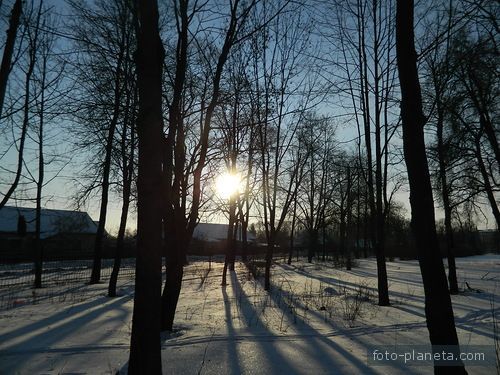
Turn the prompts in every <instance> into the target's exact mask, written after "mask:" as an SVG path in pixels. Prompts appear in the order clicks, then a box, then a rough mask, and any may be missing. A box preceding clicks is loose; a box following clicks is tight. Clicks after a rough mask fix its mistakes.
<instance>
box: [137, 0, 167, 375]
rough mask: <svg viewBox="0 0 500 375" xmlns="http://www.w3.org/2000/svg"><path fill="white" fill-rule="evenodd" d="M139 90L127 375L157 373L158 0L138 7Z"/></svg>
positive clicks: (159, 235)
mask: <svg viewBox="0 0 500 375" xmlns="http://www.w3.org/2000/svg"><path fill="white" fill-rule="evenodd" d="M136 6H137V8H138V9H136V11H138V20H137V54H136V58H137V81H138V89H139V115H138V119H137V132H138V138H139V175H138V181H137V190H138V191H137V193H138V204H137V259H136V277H135V297H134V312H133V317H132V336H131V340H130V359H129V366H128V372H129V374H161V342H160V327H161V324H160V323H161V305H160V301H161V299H160V298H161V255H162V253H161V248H162V212H161V210H159V209H158V202H159V201H160V200H161V187H162V183H161V182H162V180H161V171H162V157H161V140H162V137H163V112H162V68H163V60H164V50H163V45H162V41H161V39H160V35H159V30H158V4H157V2H156V0H141V1H139V2H137V3H136Z"/></svg>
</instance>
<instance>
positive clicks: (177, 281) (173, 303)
mask: <svg viewBox="0 0 500 375" xmlns="http://www.w3.org/2000/svg"><path fill="white" fill-rule="evenodd" d="M170 245H171V246H170V251H169V252H168V254H167V257H166V259H165V269H166V280H165V286H164V288H163V294H162V296H161V311H162V313H161V330H162V331H170V332H171V331H172V329H173V326H174V317H175V310H176V309H177V303H178V302H179V295H180V293H181V288H182V276H183V275H184V254H185V253H186V248H185V247H184V245H185V242H184V241H183V238H182V236H179V237H177V241H176V243H171V244H170Z"/></svg>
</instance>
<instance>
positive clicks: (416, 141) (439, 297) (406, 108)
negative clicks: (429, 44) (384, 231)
mask: <svg viewBox="0 0 500 375" xmlns="http://www.w3.org/2000/svg"><path fill="white" fill-rule="evenodd" d="M396 53H397V64H398V72H399V81H400V85H401V118H402V123H403V147H404V156H405V161H406V166H407V171H408V182H409V185H410V204H411V214H412V230H413V233H414V236H415V243H416V246H417V249H418V256H419V264H420V269H421V272H422V280H423V284H424V292H425V316H426V320H427V328H428V330H429V336H430V341H431V344H432V345H433V350H436V345H452V348H454V349H452V351H453V352H455V354H457V355H458V353H459V347H458V337H457V332H456V329H455V320H454V317H453V309H452V305H451V298H450V294H449V293H448V285H447V282H446V273H445V271H444V266H443V262H442V259H441V255H440V252H439V243H438V238H437V234H436V226H435V218H434V202H433V198H432V187H431V180H430V175H429V169H428V164H427V156H426V153H425V142H424V122H425V119H424V114H423V111H422V97H421V91H420V84H419V81H418V72H417V54H416V51H415V45H414V31H413V1H409V0H398V1H397V13H396ZM434 372H435V373H436V374H466V371H465V368H464V367H463V364H462V363H461V362H460V363H457V364H456V365H455V366H450V367H445V366H436V365H435V367H434Z"/></svg>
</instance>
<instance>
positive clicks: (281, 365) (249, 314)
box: [229, 272, 296, 374]
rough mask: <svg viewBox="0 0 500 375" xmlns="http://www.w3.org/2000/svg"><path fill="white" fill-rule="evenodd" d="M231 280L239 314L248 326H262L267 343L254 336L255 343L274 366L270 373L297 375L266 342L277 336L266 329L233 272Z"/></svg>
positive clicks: (284, 359) (282, 357) (283, 358)
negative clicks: (238, 303) (294, 374)
mask: <svg viewBox="0 0 500 375" xmlns="http://www.w3.org/2000/svg"><path fill="white" fill-rule="evenodd" d="M230 279H231V288H232V292H233V295H234V296H235V299H239V300H240V305H239V306H240V307H239V312H240V313H241V314H242V317H243V319H244V321H245V324H246V326H247V327H251V326H252V325H253V324H255V325H259V324H260V326H261V327H262V329H263V330H262V333H261V335H262V338H264V339H265V341H262V340H258V338H259V337H258V336H260V335H254V336H256V339H257V340H256V341H255V342H257V343H260V344H261V346H262V350H261V354H262V355H263V356H265V357H267V359H268V361H267V363H268V364H269V365H271V366H272V369H271V372H270V373H273V374H274V373H276V374H278V373H284V374H293V373H296V370H295V369H294V368H293V367H292V366H291V365H290V363H288V361H287V359H286V358H285V357H284V356H283V354H282V353H280V352H279V351H278V350H277V349H276V347H275V346H274V345H273V342H272V341H268V340H266V339H269V337H270V336H275V335H274V334H273V333H272V332H271V331H270V330H269V329H268V328H266V325H265V324H264V323H263V322H262V320H261V318H260V317H259V314H258V312H257V311H256V309H255V306H254V305H253V304H252V303H251V302H250V300H249V298H248V296H247V295H246V293H245V292H244V290H243V288H242V287H241V284H240V282H239V280H238V278H237V277H236V272H231V278H230ZM231 319H232V317H230V319H229V320H231ZM264 343H266V344H264ZM266 372H267V371H266ZM268 373H269V372H268Z"/></svg>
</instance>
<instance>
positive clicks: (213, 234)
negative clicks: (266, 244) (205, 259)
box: [193, 223, 256, 242]
mask: <svg viewBox="0 0 500 375" xmlns="http://www.w3.org/2000/svg"><path fill="white" fill-rule="evenodd" d="M227 229H228V224H212V223H199V224H198V225H197V226H196V227H195V228H194V231H193V240H198V241H206V242H219V241H225V240H226V239H227ZM241 240H242V236H241V226H238V229H237V232H236V241H241ZM255 240H256V236H255V234H253V233H251V232H247V241H248V242H255Z"/></svg>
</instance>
